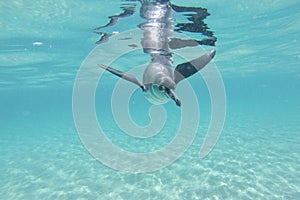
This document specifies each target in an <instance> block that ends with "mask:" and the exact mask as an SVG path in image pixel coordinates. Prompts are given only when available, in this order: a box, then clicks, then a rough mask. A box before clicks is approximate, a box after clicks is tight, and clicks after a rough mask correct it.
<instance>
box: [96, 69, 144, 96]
mask: <svg viewBox="0 0 300 200" xmlns="http://www.w3.org/2000/svg"><path fill="white" fill-rule="evenodd" d="M98 66H99V67H101V68H102V69H105V70H106V71H109V72H110V73H112V74H114V75H116V76H118V77H120V78H122V79H125V80H127V81H129V82H132V83H134V84H136V85H138V86H139V87H141V88H142V90H143V91H145V90H146V87H145V86H144V85H143V84H141V83H140V82H139V81H138V80H137V78H136V77H135V76H134V75H132V74H128V73H125V72H122V71H119V70H116V69H114V68H111V67H109V66H106V65H103V64H98Z"/></svg>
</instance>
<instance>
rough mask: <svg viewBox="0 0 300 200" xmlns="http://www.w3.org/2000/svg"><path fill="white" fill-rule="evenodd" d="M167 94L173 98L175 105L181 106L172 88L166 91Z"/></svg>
mask: <svg viewBox="0 0 300 200" xmlns="http://www.w3.org/2000/svg"><path fill="white" fill-rule="evenodd" d="M168 95H169V96H170V97H171V99H173V100H174V101H175V103H176V105H177V106H179V107H180V106H181V101H180V100H179V98H178V97H177V96H176V94H175V92H174V90H173V89H170V90H169V91H168Z"/></svg>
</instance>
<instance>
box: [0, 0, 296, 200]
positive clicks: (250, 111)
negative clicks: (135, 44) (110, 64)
mask: <svg viewBox="0 0 300 200" xmlns="http://www.w3.org/2000/svg"><path fill="white" fill-rule="evenodd" d="M174 3H175V4H177V5H185V6H201V7H205V8H207V9H208V11H209V13H210V14H211V15H210V16H209V17H207V18H206V19H205V22H206V23H207V24H208V26H209V28H210V29H211V30H212V31H214V35H215V36H216V37H217V38H218V40H217V42H216V47H215V48H216V50H217V54H216V57H215V58H214V63H215V65H216V66H217V68H218V70H219V72H220V74H221V76H222V79H223V82H224V86H225V89H226V98H227V99H226V118H225V125H224V128H223V131H222V134H221V136H220V138H219V140H218V142H217V144H216V145H215V147H214V148H213V150H212V151H211V152H210V154H209V155H208V156H206V157H205V158H203V159H199V150H200V147H201V144H202V142H203V139H204V137H205V133H206V132H207V130H208V128H209V122H210V118H211V110H210V106H211V103H210V96H209V95H210V94H209V92H208V90H207V88H206V85H205V82H204V81H203V79H201V77H191V78H190V79H189V80H190V83H191V85H192V87H193V88H194V91H197V92H196V94H197V97H198V99H199V108H200V121H199V127H198V129H197V134H196V137H195V139H194V140H193V143H192V144H191V145H190V146H189V148H188V149H187V151H185V152H184V154H183V155H182V156H181V157H180V158H179V159H178V160H176V161H175V162H174V163H172V164H171V165H169V166H166V167H164V168H162V169H160V170H157V171H154V172H149V173H126V172H121V171H117V170H114V169H111V168H110V167H108V166H106V165H104V164H102V163H101V162H99V161H97V160H96V159H95V158H94V157H93V156H92V155H91V154H90V153H89V152H88V151H87V149H86V148H85V146H84V145H83V144H82V142H81V140H80V137H79V135H78V130H77V129H76V126H75V122H74V119H73V110H72V93H73V86H74V83H75V80H76V74H77V72H78V70H79V68H80V66H81V65H82V62H83V61H84V59H85V58H86V57H87V56H88V54H89V53H90V52H91V51H92V50H93V49H94V48H95V47H96V45H95V42H96V41H97V40H98V39H99V35H97V34H95V33H93V32H92V30H93V28H95V27H98V26H101V25H103V24H106V23H107V21H108V18H107V17H108V16H111V15H114V14H116V13H119V12H120V8H119V7H120V2H119V1H116V2H112V1H107V0H101V1H95V0H90V1H80V0H77V1H25V0H17V1H10V2H6V1H5V2H4V1H2V2H0V6H1V7H0V16H1V20H0V28H1V32H0V52H1V56H0V70H1V73H0V90H1V96H0V110H1V112H0V113H1V114H0V127H1V128H0V183H1V184H0V199H126V200H127V199H299V198H300V178H299V177H300V162H299V160H300V146H299V141H300V124H299V122H300V93H299V88H300V71H299V64H300V43H299V39H298V36H299V35H300V23H299V18H300V13H299V12H298V10H299V8H300V3H299V1H297V0H287V1H274V0H273V1H271V0H262V1H249V0H247V1H242V2H240V1H236V0H234V1H230V2H228V1H224V0H221V1H220V0H219V1H217V0H212V1H195V0H193V1H192V0H188V1H174ZM131 20H132V21H131ZM123 21H124V22H123V23H120V24H119V26H117V27H116V29H117V28H118V30H112V31H118V32H123V31H126V30H129V29H132V28H136V25H135V24H138V23H140V21H141V19H140V18H139V16H138V14H135V15H134V16H132V17H131V18H127V19H124V20H123ZM100 48H101V47H100ZM204 48H207V49H208V47H204ZM210 48H212V47H210ZM136 54H138V52H137V53H136ZM128 55H129V56H131V57H129V58H128V57H126V55H125V56H123V57H121V58H120V59H119V60H117V61H116V63H122V64H123V65H124V68H123V70H129V69H130V66H131V65H135V66H137V65H140V64H142V63H143V62H144V59H145V56H144V55H142V54H141V55H140V57H139V56H136V55H135V52H133V53H132V54H128ZM132 55H133V56H132ZM100 58H101V57H100ZM95 67H97V66H95ZM103 79H104V80H103V81H101V82H100V83H101V84H99V86H98V88H97V94H96V97H95V99H96V103H95V109H96V112H97V117H98V120H99V121H100V123H101V124H102V128H103V129H104V130H105V131H106V132H107V134H108V137H109V138H110V140H111V141H112V142H113V143H114V144H116V145H118V146H120V147H122V148H123V149H126V150H128V151H132V152H148V151H153V150H157V149H159V147H161V146H164V145H166V144H167V143H169V142H170V141H171V140H172V138H173V137H174V136H175V135H176V134H175V131H174V130H177V128H178V124H177V123H178V118H179V117H180V108H177V107H176V106H175V105H174V103H173V102H170V103H168V104H166V106H165V109H166V112H167V121H166V124H165V127H164V128H163V129H162V131H161V133H159V134H157V136H155V137H153V138H149V139H147V140H146V139H145V140H142V139H140V140H137V139H134V138H132V137H129V136H127V135H125V134H124V133H123V132H122V131H120V129H119V128H118V126H117V125H116V123H115V121H114V120H113V114H112V111H111V108H110V101H111V95H112V92H111V91H112V90H113V88H114V85H115V84H116V82H117V80H118V79H116V78H115V77H113V76H110V75H107V74H104V75H103ZM178 90H180V88H178ZM129 108H130V112H131V115H132V118H133V120H135V121H136V122H137V123H138V124H140V125H145V124H148V123H149V117H148V109H149V108H150V104H149V103H148V102H147V101H146V100H145V99H144V98H143V96H142V94H141V92H140V91H136V92H135V93H134V94H133V97H132V98H131V99H130V102H129ZM145 113H146V114H145ZM191 123H192V122H191ZM186 128H187V130H188V127H186Z"/></svg>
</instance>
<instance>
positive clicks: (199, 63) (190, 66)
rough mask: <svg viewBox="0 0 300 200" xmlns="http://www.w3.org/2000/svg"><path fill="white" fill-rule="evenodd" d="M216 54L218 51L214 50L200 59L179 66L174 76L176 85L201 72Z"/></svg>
mask: <svg viewBox="0 0 300 200" xmlns="http://www.w3.org/2000/svg"><path fill="white" fill-rule="evenodd" d="M215 54H216V50H214V49H213V50H211V51H210V52H208V53H206V54H204V55H202V56H200V57H199V58H196V59H194V60H191V61H189V62H186V63H182V64H179V65H177V66H176V68H175V74H174V81H175V83H176V84H177V83H179V82H180V81H181V80H183V79H185V78H188V77H190V76H192V75H193V74H195V73H197V72H198V71H200V70H201V69H202V68H203V67H205V66H206V65H207V64H208V63H209V62H210V61H211V60H212V59H213V57H214V56H215Z"/></svg>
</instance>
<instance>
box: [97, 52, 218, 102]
mask: <svg viewBox="0 0 300 200" xmlns="http://www.w3.org/2000/svg"><path fill="white" fill-rule="evenodd" d="M215 54H216V51H215V50H211V51H210V52H208V53H206V54H204V55H202V56H200V57H199V58H196V59H194V60H191V61H189V62H186V63H182V64H179V65H177V66H176V68H175V69H174V68H172V67H170V66H164V65H163V64H162V63H163V62H162V61H159V60H154V59H152V62H151V63H150V64H149V65H148V66H147V68H146V69H145V71H144V74H143V83H140V82H139V81H138V79H137V78H136V77H135V76H134V75H132V74H129V73H126V72H122V71H119V70H116V69H114V68H111V67H109V66H106V65H103V64H99V66H100V67H101V68H103V69H105V70H107V71H109V72H111V73H112V74H114V75H116V76H118V77H120V78H122V79H125V80H127V81H130V82H132V83H134V84H136V85H138V86H139V87H140V88H141V89H142V90H143V92H144V95H145V97H146V98H147V99H148V100H149V101H150V102H151V103H153V104H155V105H159V104H164V103H166V102H168V101H169V100H170V99H173V100H174V101H175V103H176V105H177V106H181V102H180V100H179V98H178V97H177V96H176V94H175V87H176V85H177V84H178V83H179V82H180V81H181V80H183V79H185V78H188V77H190V76H192V75H193V74H195V73H197V72H198V71H199V70H201V69H202V68H203V67H205V66H206V65H207V64H208V63H209V62H210V61H211V60H212V59H213V58H214V56H215Z"/></svg>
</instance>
